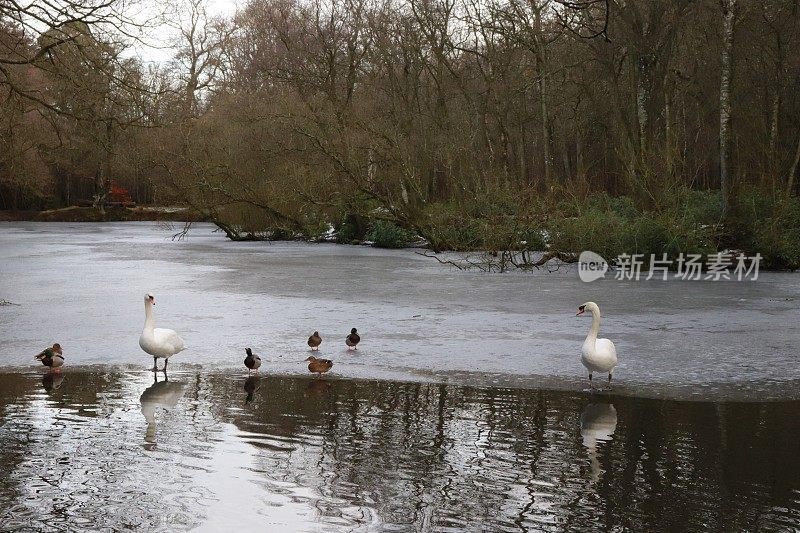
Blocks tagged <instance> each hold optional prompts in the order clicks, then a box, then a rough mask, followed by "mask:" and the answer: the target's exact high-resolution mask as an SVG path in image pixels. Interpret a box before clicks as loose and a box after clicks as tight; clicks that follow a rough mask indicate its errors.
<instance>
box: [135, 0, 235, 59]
mask: <svg viewBox="0 0 800 533" xmlns="http://www.w3.org/2000/svg"><path fill="white" fill-rule="evenodd" d="M178 1H180V0H178ZM154 2H156V3H159V2H158V0H154ZM245 2H246V0H206V5H207V6H208V14H209V16H211V17H213V16H218V15H219V16H225V17H229V16H232V15H233V14H234V13H236V9H237V7H238V6H240V5H244V3H245ZM149 34H150V36H149V38H148V39H147V41H148V43H149V44H152V46H147V45H145V44H143V43H139V44H137V45H136V46H134V47H133V50H132V52H131V54H130V55H134V56H139V58H141V59H142V61H145V62H155V63H163V62H167V61H169V60H170V59H172V56H173V53H174V52H173V49H172V48H170V47H169V43H170V41H171V40H172V39H173V36H174V34H175V31H174V29H173V28H171V27H169V26H167V25H163V26H161V27H158V28H153V30H151V31H150V32H149Z"/></svg>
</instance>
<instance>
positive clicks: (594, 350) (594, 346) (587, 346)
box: [575, 302, 617, 389]
mask: <svg viewBox="0 0 800 533" xmlns="http://www.w3.org/2000/svg"><path fill="white" fill-rule="evenodd" d="M587 311H588V312H589V313H591V315H592V325H591V327H590V328H589V333H588V334H587V335H586V340H585V341H583V346H582V347H581V362H582V363H583V366H585V367H586V369H587V370H588V371H589V387H591V388H592V389H594V384H593V382H592V374H593V373H594V372H602V373H604V374H605V373H608V388H609V389H610V388H611V377H612V375H613V373H614V367H615V366H617V348H616V347H615V346H614V343H613V342H611V341H610V340H608V339H598V338H597V333H598V332H599V331H600V306H598V305H597V304H596V303H594V302H586V303H585V304H583V305H581V306H580V307H578V312H577V313H575V316H580V315H582V314H584V313H586V312H587Z"/></svg>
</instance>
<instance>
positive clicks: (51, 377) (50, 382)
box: [42, 372, 64, 392]
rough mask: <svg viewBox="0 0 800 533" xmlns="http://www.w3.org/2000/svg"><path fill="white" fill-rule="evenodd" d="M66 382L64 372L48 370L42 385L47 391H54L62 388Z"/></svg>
mask: <svg viewBox="0 0 800 533" xmlns="http://www.w3.org/2000/svg"><path fill="white" fill-rule="evenodd" d="M63 382H64V374H62V373H60V372H58V373H54V372H48V373H47V374H45V375H44V376H43V377H42V386H43V387H44V390H45V391H47V392H52V391H54V390H58V389H59V388H61V384H62V383H63Z"/></svg>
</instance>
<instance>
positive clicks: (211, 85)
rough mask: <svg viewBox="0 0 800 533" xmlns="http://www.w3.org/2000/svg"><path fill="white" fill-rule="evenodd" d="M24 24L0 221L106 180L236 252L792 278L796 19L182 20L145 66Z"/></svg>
mask: <svg viewBox="0 0 800 533" xmlns="http://www.w3.org/2000/svg"><path fill="white" fill-rule="evenodd" d="M26 5H27V4H17V3H11V2H8V1H7V0H0V99H2V101H3V106H2V109H1V110H0V147H2V148H1V149H0V208H5V209H25V208H31V207H37V208H43V207H46V206H48V207H52V206H58V205H68V204H70V203H72V202H74V201H75V200H76V199H85V198H90V197H91V198H94V201H95V203H96V204H97V205H98V207H99V208H101V209H102V207H103V198H104V195H105V192H106V190H107V188H108V183H109V180H110V179H113V180H114V181H116V182H117V183H119V184H121V185H123V186H125V187H127V188H128V189H129V190H130V191H131V195H132V196H133V198H134V199H135V200H136V201H137V202H140V203H166V202H173V201H177V202H181V203H185V204H188V205H190V206H192V207H193V208H194V209H196V210H197V211H198V212H200V213H203V214H204V215H205V216H208V217H210V218H211V219H213V220H214V221H215V222H216V223H217V224H218V225H219V226H220V227H221V228H223V229H224V230H225V231H226V233H227V234H228V236H229V237H231V238H265V237H268V238H281V237H290V236H297V235H303V236H306V237H308V238H316V237H317V236H319V235H320V234H321V233H322V232H324V231H325V230H326V229H327V227H328V224H332V225H334V226H335V227H336V228H337V230H338V234H339V238H340V240H341V241H343V242H348V241H352V240H358V239H363V238H366V237H369V238H371V239H373V240H375V241H378V242H381V243H383V245H388V246H392V245H402V244H404V243H405V242H407V241H408V240H409V239H411V238H412V237H414V236H416V235H421V236H423V237H424V238H426V239H427V240H428V241H429V242H430V245H431V247H432V248H433V249H434V250H448V249H449V250H466V249H486V250H490V251H500V252H503V251H508V250H514V251H520V252H521V251H526V250H537V249H538V250H541V249H544V248H545V247H549V248H550V250H552V251H555V252H575V251H580V250H582V249H593V250H595V251H598V252H600V253H601V254H605V255H608V256H611V257H614V256H615V255H616V254H619V253H622V252H627V253H634V252H643V253H650V252H652V253H659V254H660V253H668V254H671V255H674V254H677V253H679V252H695V251H709V250H716V249H719V248H724V247H737V248H741V249H745V250H748V251H752V252H755V251H759V252H761V253H762V254H764V255H766V256H767V259H768V261H769V263H770V264H771V265H772V266H776V267H791V268H797V267H798V266H800V201H798V197H797V191H798V185H797V181H798V178H797V172H798V169H797V167H798V159H800V93H798V91H797V87H798V86H800V54H798V53H797V50H798V47H799V46H800V5H799V4H798V2H797V0H767V1H755V0H634V1H621V0H607V1H605V0H578V1H567V0H480V1H476V0H400V1H397V0H394V1H391V0H332V1H331V0H329V1H322V0H308V1H299V0H249V1H247V2H246V3H244V4H243V7H242V8H241V10H240V11H239V12H238V13H237V14H236V15H235V16H234V17H233V18H231V19H218V18H211V17H209V16H208V15H207V12H206V8H205V5H204V4H203V1H202V0H186V2H185V3H183V4H181V5H179V6H177V7H178V10H177V11H176V13H177V14H173V16H171V17H170V18H169V20H170V21H171V24H173V25H174V27H175V28H176V29H178V30H179V31H178V32H177V35H178V38H177V42H176V43H175V50H176V55H175V60H174V61H173V62H172V63H171V64H169V65H164V66H162V67H159V68H154V67H145V66H144V65H142V64H140V63H138V62H137V61H135V60H131V59H124V57H126V56H125V55H124V54H121V52H122V51H123V50H124V48H125V46H127V45H128V44H129V43H130V39H127V40H123V39H119V38H118V37H119V35H120V33H121V32H124V33H125V34H127V35H132V34H133V33H135V32H134V29H136V28H137V25H136V24H134V23H133V22H132V21H130V20H127V19H126V18H125V16H124V15H123V14H122V13H121V9H117V8H120V7H121V6H122V5H123V4H122V2H120V1H114V0H105V1H102V0H88V1H82V2H77V1H76V2H75V3H71V2H68V1H66V0H61V1H60V2H58V3H57V5H59V6H61V9H60V10H59V11H57V12H56V11H53V10H50V12H47V10H46V9H44V8H39V9H38V10H36V13H33V14H37V15H39V18H40V19H41V20H40V21H39V22H37V23H35V24H32V23H31V22H30V20H31V16H32V13H23V11H24V10H25V9H28V10H29V11H31V10H34V8H33V7H28V8H26V7H25V6H26ZM35 5H36V4H35V3H32V4H30V6H35ZM124 5H125V6H126V7H128V6H130V2H128V3H126V4H124ZM43 13H46V15H44V14H43Z"/></svg>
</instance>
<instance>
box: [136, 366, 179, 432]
mask: <svg viewBox="0 0 800 533" xmlns="http://www.w3.org/2000/svg"><path fill="white" fill-rule="evenodd" d="M185 387H186V385H185V384H184V383H178V382H175V381H169V380H168V379H167V378H166V376H165V377H164V379H163V380H162V381H158V376H157V375H154V377H153V384H152V385H150V386H149V387H147V388H146V389H145V390H144V392H143V393H142V395H141V397H140V398H139V401H140V402H141V404H142V414H143V415H144V417H145V419H146V420H147V431H146V432H145V436H144V440H145V441H147V442H148V443H150V444H155V442H156V408H158V407H161V408H163V409H167V410H169V409H172V408H173V407H175V406H176V405H177V404H178V401H179V400H180V399H181V397H182V396H183V393H184V389H185Z"/></svg>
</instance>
